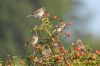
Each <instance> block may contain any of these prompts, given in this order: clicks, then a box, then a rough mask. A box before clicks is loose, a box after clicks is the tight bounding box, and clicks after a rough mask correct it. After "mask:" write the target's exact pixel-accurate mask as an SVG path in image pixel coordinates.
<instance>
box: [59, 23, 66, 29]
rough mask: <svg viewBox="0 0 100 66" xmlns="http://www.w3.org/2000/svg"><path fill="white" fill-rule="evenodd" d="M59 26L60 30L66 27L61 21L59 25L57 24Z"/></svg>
mask: <svg viewBox="0 0 100 66" xmlns="http://www.w3.org/2000/svg"><path fill="white" fill-rule="evenodd" d="M59 26H60V27H61V28H62V29H64V28H65V27H66V24H65V23H64V22H63V21H61V22H60V24H59Z"/></svg>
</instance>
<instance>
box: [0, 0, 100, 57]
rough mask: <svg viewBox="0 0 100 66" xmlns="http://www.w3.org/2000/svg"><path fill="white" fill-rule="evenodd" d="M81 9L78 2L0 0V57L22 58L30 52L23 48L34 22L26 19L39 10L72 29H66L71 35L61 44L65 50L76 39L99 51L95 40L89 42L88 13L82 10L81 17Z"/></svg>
mask: <svg viewBox="0 0 100 66" xmlns="http://www.w3.org/2000/svg"><path fill="white" fill-rule="evenodd" d="M84 6H85V5H84V4H83V2H82V1H79V0H0V55H1V56H2V55H6V54H12V55H26V54H27V53H29V52H31V51H30V50H29V48H28V49H27V48H24V47H23V46H24V44H25V42H26V40H27V37H28V36H29V34H30V30H31V28H32V27H33V25H35V24H38V20H37V19H35V18H33V17H30V18H27V17H26V16H27V15H29V14H31V13H33V12H34V11H35V10H36V9H38V8H40V7H45V8H46V9H47V12H49V13H50V15H57V16H59V19H64V20H66V21H67V20H70V21H72V23H73V26H72V27H71V28H68V29H66V31H71V33H72V37H71V38H70V39H66V40H65V41H64V44H65V46H66V47H68V45H69V44H70V43H71V42H72V41H75V40H76V38H80V39H82V40H83V42H85V43H86V44H91V45H92V46H94V49H95V48H96V49H99V46H100V45H99V43H100V42H99V40H98V41H97V40H96V39H95V40H94V39H93V35H92V32H91V31H89V30H90V28H88V27H89V22H88V20H89V19H91V14H92V12H91V11H90V10H89V9H85V14H82V15H81V12H82V11H84V9H83V10H82V8H84ZM85 7H86V6H85ZM80 10H82V11H80ZM83 13H84V12H83ZM56 23H57V22H56ZM54 24H55V23H54ZM62 38H63V37H62ZM97 39H98V38H97ZM94 43H95V44H96V45H95V44H94Z"/></svg>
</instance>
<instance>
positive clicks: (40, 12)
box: [27, 7, 46, 18]
mask: <svg viewBox="0 0 100 66" xmlns="http://www.w3.org/2000/svg"><path fill="white" fill-rule="evenodd" d="M45 10H46V9H45V8H44V7H41V8H39V9H37V10H36V11H35V12H34V13H33V14H30V15H28V16H27V17H30V16H33V17H35V18H42V16H43V14H44V13H45Z"/></svg>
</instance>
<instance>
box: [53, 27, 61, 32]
mask: <svg viewBox="0 0 100 66" xmlns="http://www.w3.org/2000/svg"><path fill="white" fill-rule="evenodd" d="M61 31H62V28H61V27H60V26H58V25H56V26H55V28H54V31H53V32H52V33H54V32H58V33H59V32H61Z"/></svg>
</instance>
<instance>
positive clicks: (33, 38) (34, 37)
mask: <svg viewBox="0 0 100 66" xmlns="http://www.w3.org/2000/svg"><path fill="white" fill-rule="evenodd" d="M37 42H38V35H32V36H31V37H30V39H29V41H27V42H26V43H25V45H24V46H26V45H28V44H31V46H32V47H33V48H35V45H36V44H37Z"/></svg>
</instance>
